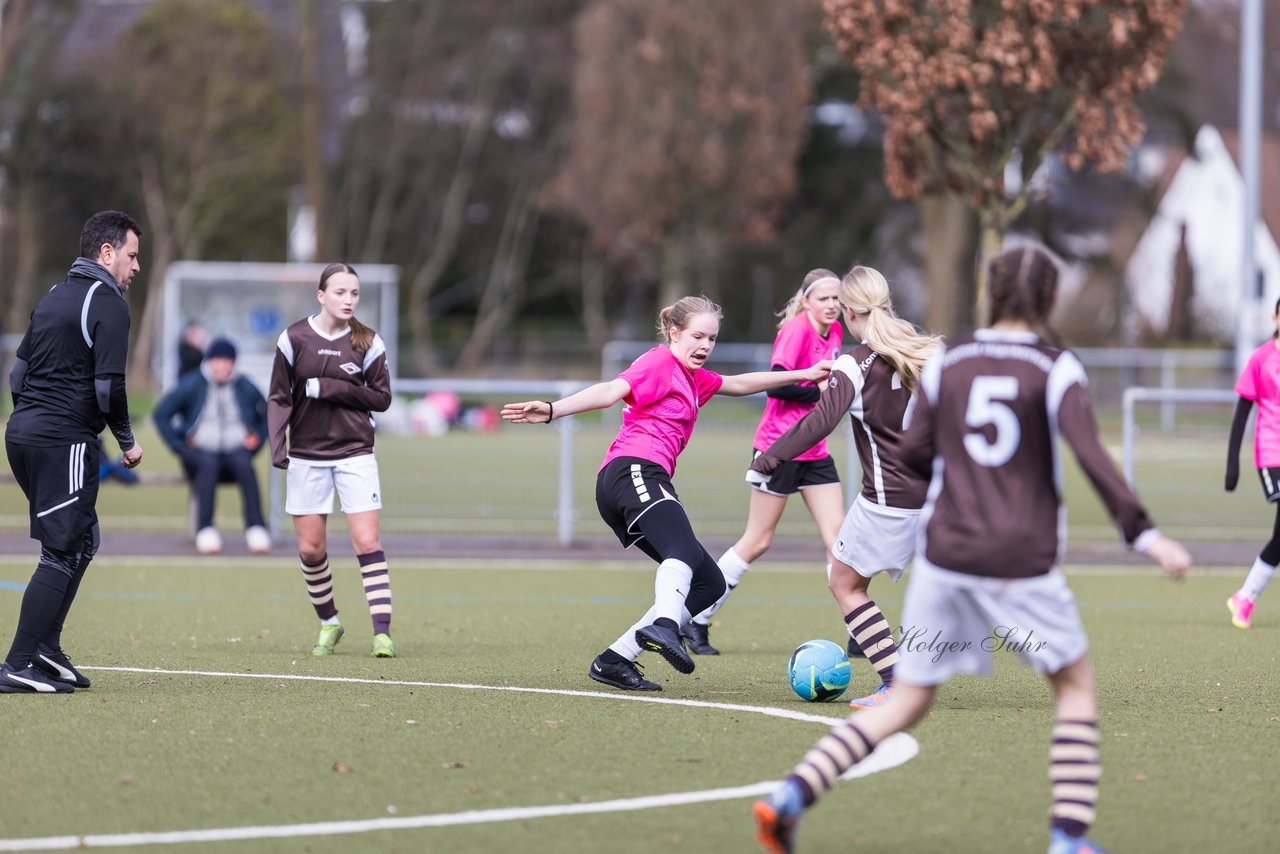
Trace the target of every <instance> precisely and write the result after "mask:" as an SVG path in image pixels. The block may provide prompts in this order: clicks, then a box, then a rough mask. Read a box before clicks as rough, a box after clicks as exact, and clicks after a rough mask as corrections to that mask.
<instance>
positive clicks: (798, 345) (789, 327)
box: [769, 314, 809, 371]
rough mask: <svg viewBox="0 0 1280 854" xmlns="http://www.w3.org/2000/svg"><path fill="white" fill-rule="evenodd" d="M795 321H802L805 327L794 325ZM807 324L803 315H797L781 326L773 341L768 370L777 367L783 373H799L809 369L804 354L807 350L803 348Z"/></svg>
mask: <svg viewBox="0 0 1280 854" xmlns="http://www.w3.org/2000/svg"><path fill="white" fill-rule="evenodd" d="M797 320H800V321H803V322H804V324H805V325H804V326H801V325H800V324H799V323H796V321H797ZM808 324H809V319H808V318H807V317H805V316H804V315H803V314H798V315H796V316H795V317H793V318H791V320H788V321H787V322H786V323H784V324H782V328H781V329H779V330H778V337H777V338H774V339H773V355H772V356H770V357H769V367H770V368H772V367H773V366H774V365H777V366H779V367H781V368H782V369H783V370H784V371H801V370H804V369H805V368H807V367H809V362H808V360H807V357H808V354H807V353H806V350H807V349H808V348H807V347H806V346H805V327H806V326H808Z"/></svg>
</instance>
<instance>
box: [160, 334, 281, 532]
mask: <svg viewBox="0 0 1280 854" xmlns="http://www.w3.org/2000/svg"><path fill="white" fill-rule="evenodd" d="M153 417H154V418H155V422H156V428H157V429H158V430H159V432H160V437H161V438H162V439H164V441H165V444H167V445H168V446H169V447H170V448H171V449H172V450H173V452H174V453H175V454H177V455H178V457H179V458H180V459H181V460H182V468H183V471H184V472H185V474H186V476H187V479H188V480H189V481H190V482H191V489H192V492H193V494H194V498H195V503H196V510H195V512H196V520H197V522H196V551H198V552H199V553H200V554H217V553H218V552H220V551H222V536H221V535H220V534H219V533H218V529H217V528H215V527H214V526H213V512H214V501H215V496H216V493H217V487H218V484H219V483H236V484H238V485H239V487H240V494H241V496H242V498H243V502H244V523H245V532H244V534H245V542H246V544H247V545H248V547H249V551H250V552H252V553H254V554H265V553H267V552H268V551H270V550H271V535H270V534H269V533H268V531H267V528H266V523H265V520H264V519H263V516H262V495H261V492H260V490H259V488H258V476H257V473H256V472H255V471H254V468H253V457H254V455H255V454H256V453H257V452H258V451H259V450H261V449H262V446H263V445H264V444H265V443H266V439H267V401H266V399H265V398H264V397H263V396H262V392H260V391H258V389H257V387H256V386H255V385H254V384H253V383H252V382H251V381H250V380H249V379H248V377H245V376H244V375H243V374H238V373H236V348H235V345H234V344H233V343H231V341H229V340H228V339H226V338H217V339H214V341H213V342H212V343H210V344H209V349H208V350H207V351H205V356H204V363H203V364H202V365H201V366H200V370H198V371H192V372H190V373H188V374H187V375H186V376H184V377H182V378H181V379H180V380H179V381H178V384H177V385H176V386H174V387H173V389H171V390H170V391H169V392H168V393H167V394H166V395H165V396H164V397H162V398H161V399H160V401H159V403H157V404H156V408H155V412H154V414H153Z"/></svg>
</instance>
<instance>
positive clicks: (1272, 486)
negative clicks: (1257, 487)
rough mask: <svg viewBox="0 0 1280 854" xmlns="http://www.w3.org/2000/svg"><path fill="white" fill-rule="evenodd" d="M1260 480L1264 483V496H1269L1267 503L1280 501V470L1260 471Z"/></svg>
mask: <svg viewBox="0 0 1280 854" xmlns="http://www.w3.org/2000/svg"><path fill="white" fill-rule="evenodd" d="M1258 479H1259V480H1261V481H1262V494H1263V495H1265V496H1267V503H1268V504H1275V503H1276V502H1277V501H1280V468H1277V469H1258Z"/></svg>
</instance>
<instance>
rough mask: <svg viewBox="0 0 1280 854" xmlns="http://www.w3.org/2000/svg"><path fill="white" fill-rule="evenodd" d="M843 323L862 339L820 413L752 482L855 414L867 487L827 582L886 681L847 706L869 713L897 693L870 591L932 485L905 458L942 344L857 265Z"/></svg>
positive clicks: (775, 449) (834, 373)
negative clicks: (929, 364) (925, 375)
mask: <svg viewBox="0 0 1280 854" xmlns="http://www.w3.org/2000/svg"><path fill="white" fill-rule="evenodd" d="M840 305H841V308H842V309H843V310H844V324H845V326H846V327H848V329H849V332H850V334H851V335H853V336H854V337H855V338H857V339H859V340H860V341H861V342H862V343H860V344H859V345H858V346H857V347H855V348H854V349H853V350H852V351H851V352H849V353H846V354H845V355H843V356H841V357H840V358H839V359H837V360H836V362H835V364H834V365H833V366H832V368H831V377H830V378H829V379H828V380H827V388H826V390H824V391H823V392H822V398H821V400H820V401H819V402H818V404H817V406H816V407H814V410H813V411H812V412H810V413H809V414H808V415H806V416H805V417H804V418H802V419H801V420H800V421H799V422H797V423H796V425H795V426H794V427H792V428H791V429H790V430H788V431H787V432H786V433H784V434H783V435H782V436H780V437H779V438H778V440H777V441H776V442H774V443H773V444H772V445H771V446H770V447H768V448H766V449H765V450H763V451H762V452H760V454H758V455H757V456H756V459H755V462H753V463H752V464H751V471H750V472H748V475H747V476H748V477H756V478H764V479H770V480H771V479H772V478H773V477H775V476H776V474H775V472H777V471H779V470H781V469H782V467H783V466H785V465H786V464H787V463H786V461H787V460H791V459H796V458H797V455H798V454H799V453H801V452H802V451H803V450H804V449H805V448H808V447H810V446H811V445H812V444H813V443H814V441H815V440H818V439H822V438H825V437H826V436H827V435H829V434H830V433H831V431H832V430H834V429H835V428H836V427H837V426H838V425H839V424H840V422H841V420H843V418H844V416H846V415H848V416H849V421H850V424H851V426H852V427H853V441H854V444H855V446H856V447H857V449H858V460H859V463H860V465H861V468H862V490H861V492H860V493H859V494H858V496H857V498H855V499H854V501H853V503H852V504H851V505H850V507H849V512H848V514H847V515H846V516H845V517H844V521H843V522H842V523H841V525H840V531H839V534H838V535H837V536H836V539H835V544H834V545H833V546H831V547H830V552H831V565H830V567H829V568H828V570H827V586H828V587H829V588H830V590H831V595H832V596H834V597H835V600H836V603H837V604H838V605H839V606H840V613H841V614H842V615H843V616H844V624H845V628H846V630H847V632H848V635H849V641H848V644H849V649H850V650H858V651H859V652H862V653H863V654H864V655H865V656H866V657H867V658H868V663H869V664H870V665H871V666H872V667H873V668H875V671H876V674H877V675H878V676H879V678H880V687H879V689H877V690H876V691H875V693H873V694H871V695H869V696H866V697H859V698H857V699H855V700H853V701H852V702H851V703H849V705H850V707H852V708H855V709H869V708H874V707H876V706H879V705H882V704H883V703H885V702H886V701H887V700H888V698H889V697H890V696H891V694H892V686H893V672H894V666H895V665H896V664H897V661H898V647H897V645H896V644H895V643H894V640H893V632H892V630H891V629H890V627H889V622H888V620H886V619H885V616H884V614H883V612H881V610H880V607H879V606H878V605H876V603H875V602H874V601H873V600H872V599H871V597H870V596H869V595H868V594H867V589H868V586H869V585H870V584H871V579H872V578H874V577H875V576H877V575H879V574H881V573H887V574H888V575H889V577H890V578H892V579H893V580H894V581H897V580H898V578H899V577H900V576H901V575H902V572H903V570H905V569H906V567H907V564H908V563H909V562H910V561H911V555H912V553H913V552H914V551H915V544H916V535H917V529H918V527H919V520H920V508H921V507H922V506H923V505H924V498H925V491H926V489H927V488H928V485H929V482H928V480H927V479H926V478H924V477H922V476H921V475H920V474H919V473H917V472H915V471H914V470H912V469H911V468H910V467H909V466H908V465H906V463H905V461H904V448H903V432H904V431H905V430H906V427H907V423H908V422H909V421H910V420H911V412H912V409H913V408H914V405H915V400H916V398H915V390H916V388H917V387H918V386H919V380H920V372H921V370H922V369H923V368H924V364H925V362H926V360H927V359H928V358H929V357H930V356H931V355H932V354H933V352H934V350H935V349H937V346H938V343H939V339H938V338H937V337H935V336H933V335H926V334H924V333H922V332H920V331H919V330H917V329H916V328H915V327H914V326H912V325H911V324H910V323H908V322H907V321H905V320H903V319H902V318H900V317H898V315H897V314H895V313H894V311H893V301H892V299H891V298H890V296H889V283H888V282H887V281H885V278H884V276H883V275H881V273H880V271H879V270H875V269H873V268H871V267H863V266H857V267H854V268H853V269H852V270H850V271H849V272H848V273H846V274H845V276H844V279H842V280H841V282H840Z"/></svg>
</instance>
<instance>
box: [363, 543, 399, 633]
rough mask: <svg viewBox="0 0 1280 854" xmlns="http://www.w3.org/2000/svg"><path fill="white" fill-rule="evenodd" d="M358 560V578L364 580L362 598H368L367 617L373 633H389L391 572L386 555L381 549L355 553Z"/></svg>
mask: <svg viewBox="0 0 1280 854" xmlns="http://www.w3.org/2000/svg"><path fill="white" fill-rule="evenodd" d="M356 560H358V561H360V580H361V581H363V582H364V598H366V599H368V600H369V617H370V618H371V619H372V620H373V633H374V634H375V635H389V634H391V573H390V571H389V570H388V569H387V556H386V555H385V554H384V553H383V552H382V551H376V552H369V553H368V554H362V555H356Z"/></svg>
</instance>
